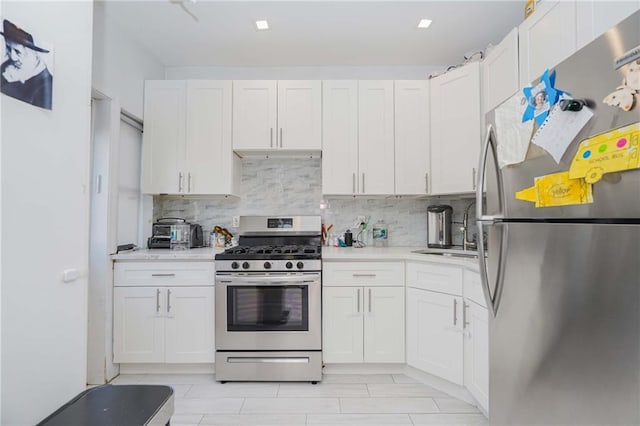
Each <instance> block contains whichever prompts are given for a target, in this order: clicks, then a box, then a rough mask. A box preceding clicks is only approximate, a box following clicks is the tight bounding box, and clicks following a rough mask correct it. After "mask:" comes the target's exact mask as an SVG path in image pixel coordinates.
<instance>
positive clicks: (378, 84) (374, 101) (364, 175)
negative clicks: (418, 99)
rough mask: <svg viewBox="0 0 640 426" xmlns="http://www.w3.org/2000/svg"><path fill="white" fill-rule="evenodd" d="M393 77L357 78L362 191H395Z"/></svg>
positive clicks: (363, 192)
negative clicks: (359, 79)
mask: <svg viewBox="0 0 640 426" xmlns="http://www.w3.org/2000/svg"><path fill="white" fill-rule="evenodd" d="M393 122H394V115H393V81H391V80H362V81H359V82H358V159H359V161H358V168H359V172H360V173H359V174H360V176H358V178H359V179H358V180H359V184H360V187H359V189H360V191H359V192H360V193H361V194H372V195H388V194H393V193H394V161H393V157H394V146H393Z"/></svg>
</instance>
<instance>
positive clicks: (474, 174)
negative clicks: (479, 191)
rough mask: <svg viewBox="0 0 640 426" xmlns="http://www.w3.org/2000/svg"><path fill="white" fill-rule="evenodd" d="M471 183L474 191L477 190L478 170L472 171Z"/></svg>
mask: <svg viewBox="0 0 640 426" xmlns="http://www.w3.org/2000/svg"><path fill="white" fill-rule="evenodd" d="M471 182H472V184H473V190H474V191H475V190H476V168H475V167H474V168H473V169H471Z"/></svg>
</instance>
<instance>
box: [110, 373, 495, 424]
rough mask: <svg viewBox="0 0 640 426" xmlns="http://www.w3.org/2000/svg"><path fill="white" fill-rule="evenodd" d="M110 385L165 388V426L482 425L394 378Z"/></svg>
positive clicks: (454, 405) (172, 379)
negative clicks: (168, 401) (168, 411)
mask: <svg viewBox="0 0 640 426" xmlns="http://www.w3.org/2000/svg"><path fill="white" fill-rule="evenodd" d="M112 383H113V384H166V385H170V386H172V387H173V389H174V392H175V414H174V415H173V417H172V419H171V425H172V426H187V425H189V426H191V425H253V426H260V425H281V426H296V425H332V426H340V425H345V426H346V425H350V426H354V425H360V426H365V425H366V426H369V425H388V426H391V425H416V426H417V425H459V426H461V425H488V424H489V423H488V421H487V419H486V418H485V417H484V416H483V415H482V414H481V413H480V412H479V411H478V409H477V408H476V407H474V406H472V405H469V404H466V403H464V402H462V401H460V400H457V399H455V398H452V397H450V396H448V395H447V394H445V393H442V392H440V391H438V390H436V389H434V388H432V387H430V386H427V385H424V384H422V383H420V382H418V381H416V380H414V379H412V378H411V377H408V376H405V375H402V374H400V375H398V374H357V375H355V374H325V375H324V378H323V380H322V382H321V383H318V384H317V385H312V384H311V383H276V382H268V383H262V382H253V383H225V384H221V383H218V382H216V381H215V379H214V376H213V375H212V374H191V375H189V374H180V375H177V374H163V375H160V374H126V375H120V376H118V377H117V378H115V379H114V380H113V382H112Z"/></svg>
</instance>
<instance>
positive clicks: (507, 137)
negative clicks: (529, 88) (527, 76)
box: [494, 91, 533, 168]
mask: <svg viewBox="0 0 640 426" xmlns="http://www.w3.org/2000/svg"><path fill="white" fill-rule="evenodd" d="M523 100H524V96H523V95H522V93H521V92H520V91H518V93H516V94H515V95H513V96H512V97H511V98H509V99H507V100H506V101H504V102H503V103H502V104H501V105H500V106H499V107H497V108H496V109H495V110H494V114H495V117H494V120H495V125H496V137H497V138H498V141H497V142H498V165H499V166H500V168H503V167H504V166H508V165H510V164H518V163H522V162H523V161H524V160H525V158H526V156H527V150H528V149H529V141H530V140H531V134H532V133H533V121H527V122H525V123H523V122H522V113H523V111H524V109H525V108H526V107H527V103H526V101H524V102H523Z"/></svg>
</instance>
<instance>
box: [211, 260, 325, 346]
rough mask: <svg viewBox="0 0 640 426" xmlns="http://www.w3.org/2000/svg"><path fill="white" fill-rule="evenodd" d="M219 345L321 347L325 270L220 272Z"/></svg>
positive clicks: (217, 321)
mask: <svg viewBox="0 0 640 426" xmlns="http://www.w3.org/2000/svg"><path fill="white" fill-rule="evenodd" d="M215 292H216V350H224V351H238V350H320V349H321V346H322V325H321V306H322V301H321V279H320V273H319V272H314V273H268V274H264V273H259V274H250V273H249V274H242V275H240V274H237V275H234V274H224V273H220V274H216V290H215Z"/></svg>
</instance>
